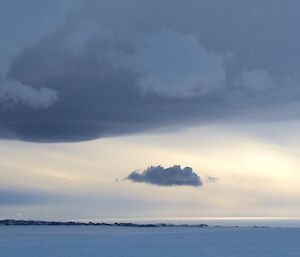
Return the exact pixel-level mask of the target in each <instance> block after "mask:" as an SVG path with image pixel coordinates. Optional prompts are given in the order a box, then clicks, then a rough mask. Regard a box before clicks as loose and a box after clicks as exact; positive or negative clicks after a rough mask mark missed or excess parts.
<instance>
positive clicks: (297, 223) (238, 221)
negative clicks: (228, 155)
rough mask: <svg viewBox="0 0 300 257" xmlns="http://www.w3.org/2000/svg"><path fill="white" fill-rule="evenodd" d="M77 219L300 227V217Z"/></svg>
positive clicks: (109, 221) (144, 222) (110, 221)
mask: <svg viewBox="0 0 300 257" xmlns="http://www.w3.org/2000/svg"><path fill="white" fill-rule="evenodd" d="M76 221H85V222H88V221H94V222H107V223H114V222H132V223H137V224H158V223H168V224H189V225H193V224H207V225H209V226H241V227H252V226H268V227H283V228H300V217H230V218H225V217H218V218H215V217H181V218H170V217H168V218H114V219H89V220H87V219H79V220H76Z"/></svg>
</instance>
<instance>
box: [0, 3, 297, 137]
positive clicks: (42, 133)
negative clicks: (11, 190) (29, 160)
mask: <svg viewBox="0 0 300 257" xmlns="http://www.w3.org/2000/svg"><path fill="white" fill-rule="evenodd" d="M274 2H275V3H276V4H274ZM30 3H31V1H28V4H30ZM298 11H300V3H298V2H297V1H289V2H288V3H284V4H283V3H282V1H277V0H274V1H270V0H264V1H237V0H231V1H223V2H220V1H211V0H210V1H208V0H207V1H206V0H205V1H196V0H187V1H179V0H175V1H167V0H159V1H158V0H157V1H156V0H154V1H146V0H129V1H126V2H125V1H120V0H109V1H108V0H101V1H93V0H90V1H82V4H81V6H80V8H78V10H75V11H73V12H72V13H71V14H70V15H67V18H66V21H65V22H64V23H63V24H61V25H60V26H59V28H57V29H56V30H53V29H52V30H51V31H50V32H49V33H48V34H47V36H43V37H42V38H41V39H40V40H39V41H38V42H37V43H32V44H31V45H30V44H27V46H26V47H25V48H23V50H22V51H19V52H17V53H14V54H13V56H14V57H15V58H14V59H12V60H11V61H10V65H9V66H8V67H7V72H6V74H5V75H3V76H2V77H3V78H1V77H0V105H1V109H0V138H12V139H21V140H29V141H37V142H58V141H81V140H90V139H95V138H99V137H105V136H112V135H120V134H126V133H134V132H138V131H144V130H149V129H152V128H156V127H160V126H165V125H178V124H180V125H185V126H186V125H188V124H189V123H192V122H193V123H194V122H206V121H209V120H216V119H220V118H221V119H226V118H230V117H233V116H235V115H237V114H239V115H244V114H249V113H251V112H254V113H255V112H257V111H259V110H260V109H264V110H265V109H267V108H273V107H276V106H282V104H285V103H289V102H292V101H297V100H298V98H299V93H298V92H299V90H298V87H296V86H295V85H297V81H298V74H299V72H298V68H297V67H299V65H300V62H299V58H297V57H296V56H297V53H299V52H300V47H299V45H300V36H298V35H300V33H297V30H299V29H298V28H296V27H295V26H291V24H297V23H298V21H300V18H299V15H298ZM16 22H18V19H16ZM19 22H22V20H20V21H19ZM7 31H9V28H8V27H7ZM11 32H12V33H13V32H14V31H11ZM41 34H42V35H45V32H43V33H41ZM35 42H36V40H35ZM0 44H1V43H0ZM28 45H29V46H28ZM6 47H7V48H9V46H6ZM279 60H280V61H279ZM0 67H1V63H0ZM2 73H3V72H2ZM0 76H1V73H0ZM272 115H273V114H272V112H271V115H270V114H269V115H268V118H270V117H272ZM274 115H275V114H274ZM276 115H277V117H276V118H278V115H281V116H283V117H286V116H287V115H286V113H282V114H276Z"/></svg>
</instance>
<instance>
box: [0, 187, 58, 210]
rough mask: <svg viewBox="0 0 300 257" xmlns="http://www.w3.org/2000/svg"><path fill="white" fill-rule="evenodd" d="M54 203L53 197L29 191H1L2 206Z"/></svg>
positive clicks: (0, 202)
mask: <svg viewBox="0 0 300 257" xmlns="http://www.w3.org/2000/svg"><path fill="white" fill-rule="evenodd" d="M51 201H53V196H50V195H47V194H45V193H42V192H33V191H32V192H31V191H28V190H24V191H22V190H14V189H12V190H8V189H0V206H1V205H35V204H44V203H49V202H51Z"/></svg>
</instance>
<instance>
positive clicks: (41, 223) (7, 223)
mask: <svg viewBox="0 0 300 257" xmlns="http://www.w3.org/2000/svg"><path fill="white" fill-rule="evenodd" d="M1 225H2V226H20V225H24V226H28V225H30V226H53V225H54V226H113V227H200V228H202V227H208V225H207V224H196V225H188V224H178V225H177V224H167V223H159V224H136V223H123V222H122V223H118V222H115V223H104V222H76V221H39V220H13V219H6V220H0V226H1Z"/></svg>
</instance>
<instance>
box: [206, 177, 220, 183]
mask: <svg viewBox="0 0 300 257" xmlns="http://www.w3.org/2000/svg"><path fill="white" fill-rule="evenodd" d="M218 180H219V178H218V177H213V176H206V179H205V182H206V183H215V182H217V181H218Z"/></svg>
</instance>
